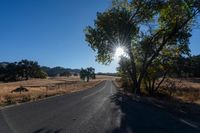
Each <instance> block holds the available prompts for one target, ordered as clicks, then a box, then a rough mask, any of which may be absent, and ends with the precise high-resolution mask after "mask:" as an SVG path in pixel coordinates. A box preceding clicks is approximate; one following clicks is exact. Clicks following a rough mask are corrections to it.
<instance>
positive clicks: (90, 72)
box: [80, 67, 96, 82]
mask: <svg viewBox="0 0 200 133" xmlns="http://www.w3.org/2000/svg"><path fill="white" fill-rule="evenodd" d="M80 78H81V79H82V80H84V81H85V80H86V81H87V82H89V80H90V78H91V79H95V78H96V76H95V69H94V68H92V67H88V68H86V69H83V68H82V69H81V71H80Z"/></svg>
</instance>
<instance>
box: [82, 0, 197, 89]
mask: <svg viewBox="0 0 200 133" xmlns="http://www.w3.org/2000/svg"><path fill="white" fill-rule="evenodd" d="M199 13H200V1H199V0H176V1H175V0H131V1H128V0H114V1H113V5H112V7H111V8H109V9H107V10H106V11H104V12H102V13H97V18H96V20H95V21H94V26H88V27H87V28H86V29H85V36H86V41H87V42H88V44H89V46H90V47H91V48H92V49H93V50H94V51H96V52H97V56H96V60H97V61H98V62H101V63H103V64H109V63H110V62H111V61H112V60H113V54H114V52H115V49H116V47H123V48H124V49H125V52H126V53H127V55H128V57H127V58H128V60H129V61H128V62H129V63H128V66H127V65H126V67H127V70H126V73H127V76H129V77H130V79H131V80H132V82H133V89H134V90H135V92H137V93H140V86H141V82H142V81H143V79H144V77H145V76H147V74H148V75H150V71H152V70H151V68H154V67H153V66H160V67H157V68H156V69H155V71H157V72H158V71H159V70H161V68H162V69H163V67H164V66H165V65H166V64H168V67H169V65H170V63H172V62H173V61H175V60H176V59H177V58H178V57H179V56H180V55H188V54H189V48H188V44H189V38H190V37H191V31H192V26H193V24H194V22H195V19H196V16H197V15H198V14H199ZM163 62H165V63H164V64H163ZM166 62H167V63H166ZM151 74H153V73H151Z"/></svg>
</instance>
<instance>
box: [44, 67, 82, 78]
mask: <svg viewBox="0 0 200 133" xmlns="http://www.w3.org/2000/svg"><path fill="white" fill-rule="evenodd" d="M41 69H42V70H43V71H44V72H46V73H47V74H48V76H57V75H60V74H62V73H79V72H80V69H71V68H64V67H53V68H50V67H46V66H42V67H41Z"/></svg>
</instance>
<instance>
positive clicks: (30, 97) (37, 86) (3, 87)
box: [0, 75, 115, 106]
mask: <svg viewBox="0 0 200 133" xmlns="http://www.w3.org/2000/svg"><path fill="white" fill-rule="evenodd" d="M114 78H115V77H112V76H100V75H98V76H97V78H96V79H94V80H90V82H84V81H82V80H80V78H79V77H69V78H67V77H57V78H48V79H31V80H27V81H18V82H10V83H0V105H1V106H4V105H8V104H17V103H20V102H26V101H34V100H38V99H41V98H45V97H48V96H53V95H59V94H64V93H72V92H76V91H80V90H84V89H87V88H92V87H94V86H96V85H97V84H99V83H100V82H101V81H103V80H112V79H114ZM20 86H23V87H25V88H26V89H28V92H21V93H20V92H13V93H11V91H13V90H15V89H16V88H18V87H20Z"/></svg>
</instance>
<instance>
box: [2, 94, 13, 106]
mask: <svg viewBox="0 0 200 133" xmlns="http://www.w3.org/2000/svg"><path fill="white" fill-rule="evenodd" d="M4 99H5V103H6V104H13V103H15V100H14V98H13V97H12V96H10V95H6V96H5V97H4Z"/></svg>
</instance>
